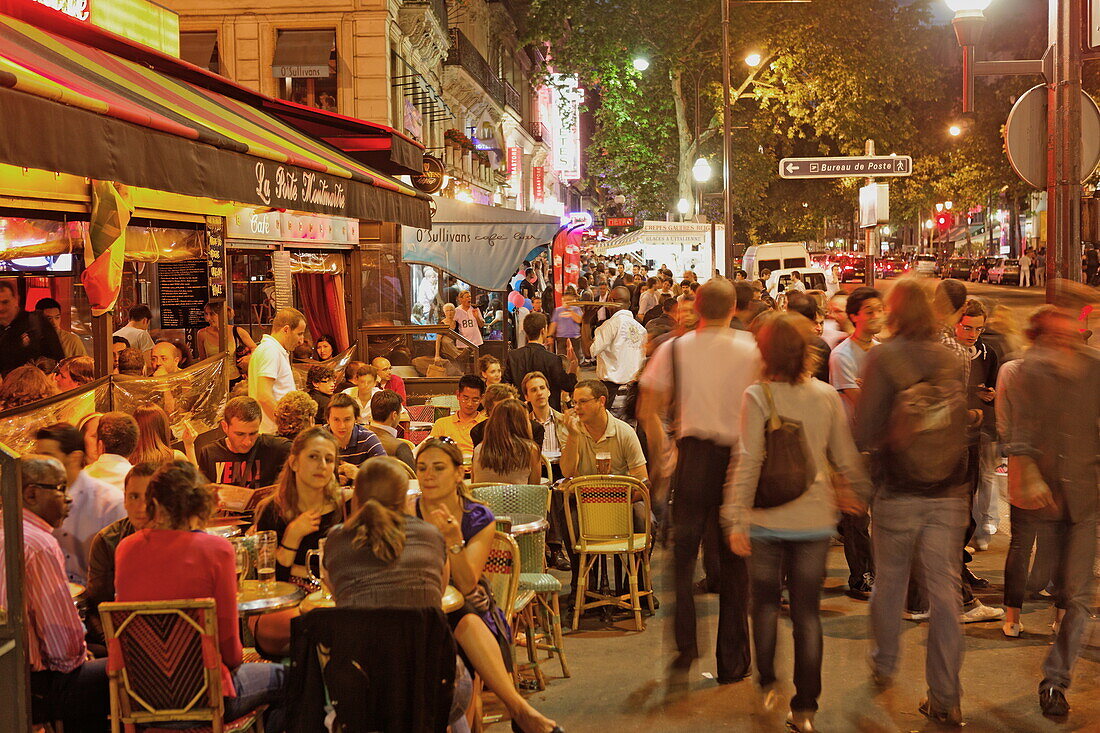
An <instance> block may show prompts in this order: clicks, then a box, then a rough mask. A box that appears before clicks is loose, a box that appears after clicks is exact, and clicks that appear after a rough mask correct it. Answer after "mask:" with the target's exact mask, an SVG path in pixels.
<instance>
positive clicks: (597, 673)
mask: <svg viewBox="0 0 1100 733" xmlns="http://www.w3.org/2000/svg"><path fill="white" fill-rule="evenodd" d="M1004 529H1007V522H1005V523H1004ZM1007 547H1008V538H1007V535H1006V534H1004V533H998V534H997V535H996V536H995V537H994V539H993V543H992V544H991V546H990V549H989V550H988V551H986V552H982V553H978V554H977V556H976V558H975V560H974V562H973V563H972V564H971V567H972V568H974V570H975V572H976V573H977V574H978V575H980V576H982V577H985V578H987V579H988V580H990V581H991V587H990V588H989V589H988V590H986V591H982V592H981V593H980V597H981V598H982V599H983V600H984V602H985V603H986V604H987V605H995V606H999V605H1000V601H1001V591H1002V589H1003V586H1002V582H1003V576H1004V572H1003V571H1004V557H1005V552H1006V550H1007ZM653 568H654V574H655V576H656V577H655V588H656V590H657V594H658V596H659V598H660V600H661V607H660V609H659V610H658V611H657V613H656V615H655V616H654V617H652V618H650V619H649V620H648V624H647V627H646V629H645V630H644V631H642V632H635V631H634V630H633V625H632V619H631V618H630V617H627V616H625V615H624V616H622V617H616V619H615V621H614V623H611V624H606V623H604V622H602V621H601V620H600V619H599V617H598V616H595V615H593V616H590V617H588V618H586V619H583V620H582V622H581V630H580V631H577V632H571V633H568V634H567V635H566V638H565V646H566V651H567V655H568V661H569V666H570V668H571V672H572V675H573V676H572V677H571V678H569V679H564V678H562V677H561V669H560V667H559V666H558V665H557V664H556V662H549V663H545V664H544V665H543V670H544V671H545V672H547V674H548V677H549V680H550V682H549V685H548V687H547V689H546V690H545V691H544V692H542V693H539V694H537V695H535V696H534V697H533V698H532V703H533V704H534V705H535V706H536V707H537V708H538V709H539V710H540V711H542V712H543V713H544V714H546V715H548V716H550V717H552V718H553V719H555V720H557V721H558V723H559V724H561V725H562V727H563V728H564V729H565V730H566V731H567V732H568V733H577V732H587V731H592V732H593V733H606V732H607V731H613V730H631V731H661V732H664V731H668V732H670V733H671V732H679V731H683V732H685V733H687V732H689V731H691V732H694V731H712V730H731V731H754V732H755V731H761V732H763V731H782V730H784V724H783V718H784V716H785V714H786V709H785V707H783V706H781V707H780V709H779V710H778V711H776V712H775V713H765V712H764V711H763V709H762V706H761V704H760V696H759V694H758V693H757V691H756V687H755V685H754V683H753V682H752V681H750V680H745V681H742V682H739V683H737V684H733V685H727V686H721V687H720V686H718V684H717V683H716V682H715V680H714V676H715V674H716V671H715V663H714V657H713V645H714V634H715V627H716V622H717V596H714V595H707V596H697V602H698V612H699V634H700V637H699V638H700V646H701V648H703V649H709V650H711V653H710V656H708V657H707V658H704V659H701V660H700V661H699V663H698V664H697V665H696V669H695V671H694V677H693V680H694V681H693V684H692V689H691V691H690V693H689V694H688V695H687V696H686V697H684V698H682V699H680V700H678V701H676V702H672V703H666V701H665V696H664V683H665V677H664V675H665V669H666V665H667V664H668V663H669V661H670V660H671V659H672V656H673V650H674V645H673V643H672V639H671V637H670V634H671V628H672V619H671V614H672V606H673V597H672V578H671V552H670V549H664V550H662V549H658V550H657V551H656V552H655V554H654V558H653ZM561 577H563V580H565V582H568V578H567V577H566V576H565V575H564V574H563V575H562V576H561ZM846 577H847V567H846V566H845V563H844V554H843V550H842V548H841V547H839V546H838V547H834V548H833V549H832V550H831V552H830V555H829V563H828V577H827V579H826V583H825V591H824V593H823V599H822V610H821V615H822V624H823V631H824V639H825V661H824V665H823V670H822V682H823V691H822V695H821V698H820V706H821V708H820V711H819V712H818V715H817V720H816V723H817V725H818V727H819V728H820V730H822V731H825V732H826V733H830V732H832V733H836V732H844V731H860V732H861V733H895V732H902V731H905V732H910V731H935V730H940V728H939V727H938V726H936V725H934V724H932V723H929V722H928V721H926V720H925V719H924V718H923V717H922V716H921V715H920V714H919V713H918V712H917V706H918V704H919V701H920V699H921V698H922V697H923V696H924V693H925V685H924V672H923V669H924V652H925V646H926V644H925V640H926V634H927V630H928V625H927V623H922V624H917V623H912V622H905V623H904V626H903V646H902V648H903V657H902V662H901V668H900V670H899V674H898V676H897V681H896V683H895V685H894V687H893V688H891V689H890V690H888V691H886V692H885V693H877V692H876V691H875V689H874V688H873V687H872V685H871V684H870V682H869V675H868V668H867V663H866V656H867V652H868V650H869V648H870V641H869V638H870V636H869V626H868V604H867V603H866V602H861V601H855V600H852V599H850V598H848V597H847V596H845V595H844V590H845V579H846ZM1052 612H1053V611H1052V608H1051V605H1050V604H1049V603H1046V602H1041V603H1040V602H1028V603H1026V604H1025V608H1024V614H1023V624H1024V635H1023V636H1022V637H1021V638H1019V639H1006V638H1005V637H1004V636H1002V634H1001V630H1000V622H990V623H983V624H969V625H967V626H965V627H964V628H965V634H966V652H965V658H964V662H963V671H962V681H963V686H964V697H963V715H964V717H965V720H966V722H967V725H966V728H965V730H966V731H970V732H972V733H979V732H981V733H984V732H985V731H990V732H991V733H992V732H994V731H1019V732H1020V733H1030V732H1032V731H1035V732H1046V731H1100V696H1098V695H1097V689H1098V684H1100V646H1086V648H1085V652H1084V654H1083V655H1082V658H1081V660H1080V661H1079V662H1078V664H1077V667H1076V670H1075V675H1074V677H1075V678H1074V685H1073V687H1072V688H1071V689H1070V691H1069V693H1068V698H1069V702H1070V705H1071V706H1072V707H1073V710H1072V712H1071V713H1070V717H1069V719H1068V720H1067V721H1066V722H1064V723H1055V722H1052V721H1049V720H1047V719H1045V718H1044V717H1043V716H1042V715H1041V714H1040V712H1039V708H1038V698H1037V686H1038V682H1039V679H1040V666H1041V664H1042V660H1043V658H1044V656H1045V654H1046V652H1047V650H1048V649H1049V645H1050V643H1051V640H1052V634H1051V630H1050V626H1049V624H1050V621H1051V619H1052V616H1051V614H1052ZM780 623H781V625H780V635H779V638H780V645H779V651H778V660H777V670H778V672H779V676H780V680H781V681H782V683H783V693H784V695H786V697H785V698H784V702H783V705H784V706H785V705H786V703H787V701H788V700H789V696H790V695H791V694H793V686H792V685H791V684H790V680H791V666H792V662H791V660H792V649H791V635H790V624H789V622H788V621H787V619H786V617H784V618H783V619H782V620H781V622H780ZM1095 627H1096V623H1095V621H1094V622H1093V623H1090V625H1089V630H1090V632H1092V631H1094V630H1095ZM1097 644H1098V645H1100V637H1097ZM521 656H522V654H521Z"/></svg>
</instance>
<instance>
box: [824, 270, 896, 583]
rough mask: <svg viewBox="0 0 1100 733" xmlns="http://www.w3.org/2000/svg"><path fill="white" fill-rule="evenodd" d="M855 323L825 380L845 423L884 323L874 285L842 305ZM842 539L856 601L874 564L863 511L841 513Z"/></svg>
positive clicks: (851, 417) (871, 578) (871, 580)
mask: <svg viewBox="0 0 1100 733" xmlns="http://www.w3.org/2000/svg"><path fill="white" fill-rule="evenodd" d="M844 308H845V314H846V315H847V317H848V320H849V321H850V322H851V324H852V325H853V326H854V327H855V331H853V332H852V335H851V336H849V337H848V338H846V339H844V340H843V341H841V342H840V344H838V345H837V346H836V348H834V349H833V353H832V354H831V355H830V356H829V384H831V385H833V387H834V388H835V389H836V390H837V391H838V392H840V399H841V401H842V402H844V409H845V410H846V411H847V413H848V421H849V423H854V421H855V414H856V406H857V405H858V404H859V396H860V393H861V392H862V390H863V368H864V366H865V365H866V363H867V354H868V353H870V351H871V348H872V347H874V346H877V345H878V341H876V340H875V336H877V335H878V333H879V332H880V331H882V328H883V326H884V325H885V324H886V310H885V307H884V306H883V303H882V293H880V292H879V291H878V290H875V289H874V288H868V287H860V288H856V289H855V290H853V291H852V292H851V293H850V294H849V295H848V299H847V303H846V304H845V306H844ZM838 529H839V530H840V536H841V538H842V539H843V540H844V559H845V560H846V561H847V563H848V592H847V594H848V596H850V597H852V598H855V599H856V600H859V601H866V600H868V599H869V598H870V597H871V590H872V588H873V586H874V578H875V564H874V561H873V559H872V556H871V535H870V520H869V518H868V517H867V515H862V516H856V515H852V514H843V515H841V517H840V524H839V525H838Z"/></svg>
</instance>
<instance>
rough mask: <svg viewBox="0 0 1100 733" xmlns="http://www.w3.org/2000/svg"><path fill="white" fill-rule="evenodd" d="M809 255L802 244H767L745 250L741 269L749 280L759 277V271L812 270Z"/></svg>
mask: <svg viewBox="0 0 1100 733" xmlns="http://www.w3.org/2000/svg"><path fill="white" fill-rule="evenodd" d="M813 267H814V265H813V263H812V262H810V253H809V251H808V250H807V249H806V245H805V244H803V243H802V242H768V243H767V244H758V245H755V246H753V247H749V248H748V249H746V250H745V258H744V260H743V261H742V265H741V269H743V270H744V271H745V272H747V273H748V276H749V280H756V279H758V278H759V277H760V271H761V270H771V271H772V272H775V271H776V270H805V269H807V268H813Z"/></svg>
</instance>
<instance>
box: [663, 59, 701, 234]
mask: <svg viewBox="0 0 1100 733" xmlns="http://www.w3.org/2000/svg"><path fill="white" fill-rule="evenodd" d="M669 80H670V81H671V82H672V101H673V104H674V105H675V108H676V135H677V140H678V142H679V145H678V149H679V152H680V160H679V161H678V163H679V165H678V166H677V176H676V188H677V192H678V193H679V196H678V197H677V202H678V201H679V199H686V200H687V201H688V203H689V204H690V205H691V206H690V209H689V211H690V212H691V214H694V213H695V190H694V188H693V185H692V177H691V166H692V163H693V161H692V155H694V153H695V136H694V134H693V131H692V129H691V126H690V125H689V124H688V117H687V104H686V103H685V101H684V74H683V71H681V70H680V69H677V68H673V69H672V71H670V72H669Z"/></svg>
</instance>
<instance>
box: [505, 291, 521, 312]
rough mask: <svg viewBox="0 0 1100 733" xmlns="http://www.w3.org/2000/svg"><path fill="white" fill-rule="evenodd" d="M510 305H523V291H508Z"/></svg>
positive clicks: (514, 306)
mask: <svg viewBox="0 0 1100 733" xmlns="http://www.w3.org/2000/svg"><path fill="white" fill-rule="evenodd" d="M508 305H510V306H512V307H513V308H516V307H518V306H521V305H523V293H519V292H516V291H515V290H513V291H512V292H510V293H508Z"/></svg>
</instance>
